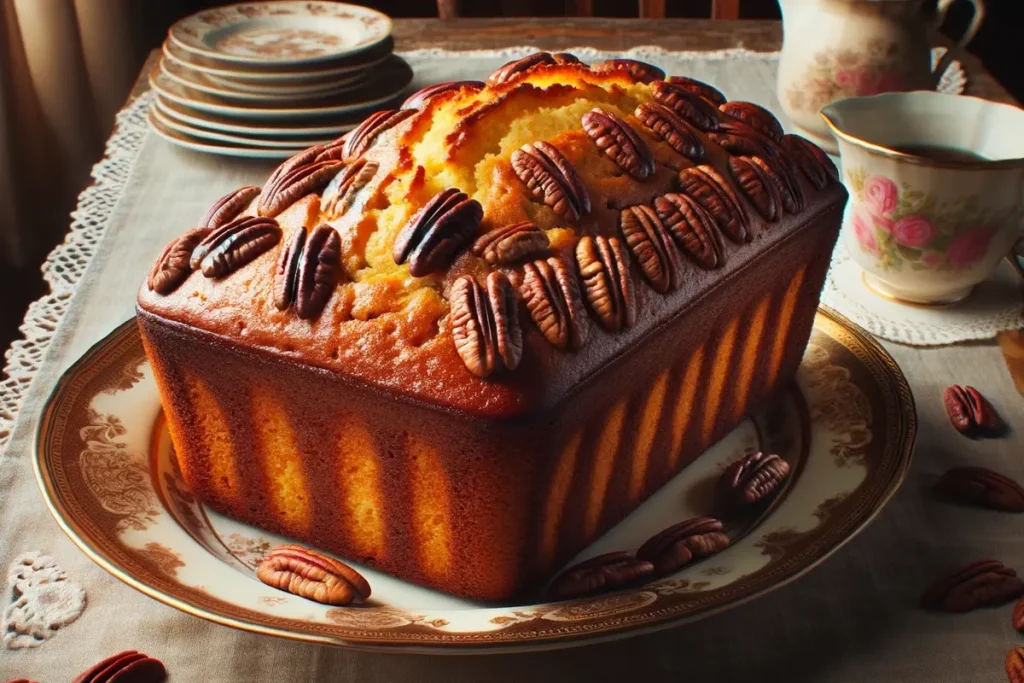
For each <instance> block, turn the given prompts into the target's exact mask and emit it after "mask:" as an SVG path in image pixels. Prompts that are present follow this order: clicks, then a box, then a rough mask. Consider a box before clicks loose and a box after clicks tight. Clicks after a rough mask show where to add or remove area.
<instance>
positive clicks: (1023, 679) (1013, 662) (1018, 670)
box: [1003, 647, 1024, 683]
mask: <svg viewBox="0 0 1024 683" xmlns="http://www.w3.org/2000/svg"><path fill="white" fill-rule="evenodd" d="M1003 666H1005V667H1006V678H1007V680H1008V681H1009V682H1010V683H1024V647H1015V648H1013V649H1012V650H1010V651H1009V652H1007V653H1006V661H1005V662H1003Z"/></svg>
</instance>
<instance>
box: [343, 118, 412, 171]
mask: <svg viewBox="0 0 1024 683" xmlns="http://www.w3.org/2000/svg"><path fill="white" fill-rule="evenodd" d="M415 113H416V110H415V109H384V110H381V111H377V112H374V113H372V114H370V115H369V116H368V117H367V118H366V120H365V121H363V122H362V123H360V124H359V126H358V127H356V129H355V130H353V131H352V132H351V133H349V134H348V139H347V140H345V145H344V147H343V149H342V151H341V158H342V161H344V162H345V163H352V162H353V161H355V160H356V159H357V158H359V157H361V156H362V155H363V154H365V153H366V152H367V150H369V149H370V148H371V147H373V146H374V145H375V144H376V143H377V140H378V139H379V138H380V136H381V134H382V133H384V132H385V131H388V130H391V129H392V128H394V127H395V126H397V125H398V124H400V123H401V122H402V121H405V120H406V119H407V118H409V117H410V116H413V115H414V114H415Z"/></svg>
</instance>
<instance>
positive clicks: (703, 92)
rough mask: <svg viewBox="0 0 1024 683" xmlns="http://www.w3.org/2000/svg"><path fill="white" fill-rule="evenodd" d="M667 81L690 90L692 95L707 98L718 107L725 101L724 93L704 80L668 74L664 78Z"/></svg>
mask: <svg viewBox="0 0 1024 683" xmlns="http://www.w3.org/2000/svg"><path fill="white" fill-rule="evenodd" d="M665 80H666V81H668V82H669V83H671V84H672V85H675V86H679V87H680V88H683V89H684V90H688V91H689V92H692V93H693V94H694V95H699V96H700V97H703V98H704V99H705V100H707V101H708V102H709V103H710V104H712V105H714V106H716V107H718V106H721V105H723V104H725V103H726V102H727V100H726V98H725V95H723V94H722V91H721V90H719V89H718V88H715V87H713V86H711V85H708V84H707V83H705V82H704V81H698V80H696V79H694V78H687V77H686V76H669V77H668V78H666V79H665Z"/></svg>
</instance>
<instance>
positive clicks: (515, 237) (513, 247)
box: [473, 222, 551, 265]
mask: <svg viewBox="0 0 1024 683" xmlns="http://www.w3.org/2000/svg"><path fill="white" fill-rule="evenodd" d="M550 244H551V241H550V240H549V239H548V234H547V233H546V232H544V231H543V230H541V229H540V228H538V227H537V226H536V225H534V224H533V223H529V222H523V223H515V224H513V225H504V226H502V227H500V228H495V229H493V230H489V231H487V232H485V233H484V234H482V235H480V237H478V238H477V240H476V242H474V243H473V253H474V254H476V255H477V256H479V257H480V258H482V259H483V260H484V261H486V262H487V263H490V264H491V265H498V264H502V265H507V264H509V263H515V262H517V261H521V260H523V259H526V258H532V257H534V256H537V255H538V254H540V253H541V252H543V251H546V250H547V248H548V246H550Z"/></svg>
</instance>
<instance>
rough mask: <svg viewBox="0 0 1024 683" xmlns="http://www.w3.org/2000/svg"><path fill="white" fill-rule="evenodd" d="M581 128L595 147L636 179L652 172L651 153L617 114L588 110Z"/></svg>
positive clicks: (645, 144)
mask: <svg viewBox="0 0 1024 683" xmlns="http://www.w3.org/2000/svg"><path fill="white" fill-rule="evenodd" d="M583 130H585V131H586V132H587V135H589V136H590V139H591V140H593V141H594V144H595V145H597V147H598V149H600V150H601V151H602V152H604V153H605V155H607V156H608V157H609V158H610V159H611V160H612V161H614V162H615V163H616V164H618V165H619V168H621V169H622V170H623V171H625V172H626V173H628V174H629V175H631V176H633V177H634V178H636V179H637V180H644V179H646V178H648V177H649V176H650V175H651V174H652V173H654V156H653V155H652V154H651V150H650V149H648V148H647V143H646V142H644V140H643V138H641V137H640V136H639V135H638V134H637V132H636V131H635V130H633V128H632V127H631V126H630V125H629V124H628V123H626V122H625V121H623V120H622V119H621V118H619V117H618V115H616V114H613V113H612V112H608V111H602V110H601V109H597V108H595V109H591V110H590V111H588V112H587V113H586V114H584V115H583Z"/></svg>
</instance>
